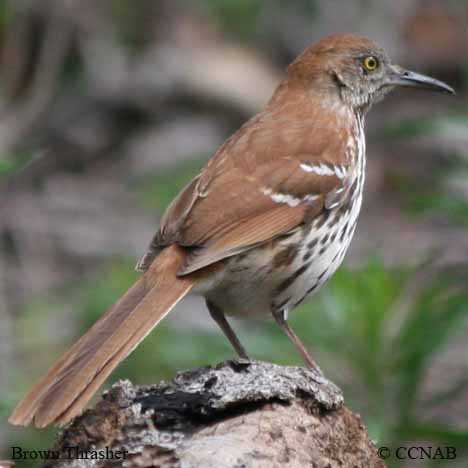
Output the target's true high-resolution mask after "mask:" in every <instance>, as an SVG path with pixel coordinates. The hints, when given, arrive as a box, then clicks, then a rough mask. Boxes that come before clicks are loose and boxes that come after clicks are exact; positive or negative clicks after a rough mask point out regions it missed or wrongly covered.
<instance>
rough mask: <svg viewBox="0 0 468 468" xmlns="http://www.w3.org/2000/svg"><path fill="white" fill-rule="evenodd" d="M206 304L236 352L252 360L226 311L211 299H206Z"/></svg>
mask: <svg viewBox="0 0 468 468" xmlns="http://www.w3.org/2000/svg"><path fill="white" fill-rule="evenodd" d="M206 306H207V307H208V310H209V312H210V315H211V317H212V318H213V320H214V321H215V322H216V323H217V324H218V325H219V328H221V330H223V333H224V334H225V336H226V338H227V339H228V340H229V342H230V343H231V345H232V346H233V348H234V349H235V350H236V353H237V354H238V355H239V357H240V358H242V359H247V360H248V361H250V358H249V356H248V355H247V352H246V350H245V348H244V347H243V346H242V343H241V342H240V341H239V338H237V336H236V334H235V332H234V330H233V329H232V327H231V325H229V322H228V321H227V320H226V316H225V315H224V312H223V311H222V310H221V309H220V308H219V307H217V306H215V305H214V304H213V303H212V302H210V301H206Z"/></svg>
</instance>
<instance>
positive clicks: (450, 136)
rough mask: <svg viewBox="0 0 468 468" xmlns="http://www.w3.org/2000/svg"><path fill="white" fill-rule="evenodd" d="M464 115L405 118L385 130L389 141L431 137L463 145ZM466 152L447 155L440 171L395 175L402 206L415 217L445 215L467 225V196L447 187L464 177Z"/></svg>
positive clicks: (467, 167) (467, 169)
mask: <svg viewBox="0 0 468 468" xmlns="http://www.w3.org/2000/svg"><path fill="white" fill-rule="evenodd" d="M467 131H468V116H467V115H465V114H449V115H445V116H440V117H427V118H423V119H421V118H419V119H406V120H403V121H401V122H399V123H398V124H396V125H390V126H388V127H387V129H386V131H385V135H386V137H387V138H388V139H389V140H392V141H401V140H410V141H411V140H414V139H416V138H420V137H424V136H431V137H432V138H434V137H437V138H438V139H440V140H441V141H444V140H446V141H450V142H451V141H460V142H465V143H464V144H461V145H460V147H463V148H465V147H466V135H467ZM467 158H468V153H467V152H466V150H463V151H462V154H450V155H449V161H444V167H443V169H442V170H434V171H428V172H427V173H426V174H424V176H423V177H420V178H417V179H416V180H415V178H414V177H413V176H411V175H407V176H402V175H399V176H398V177H397V178H396V182H397V185H398V188H399V189H400V191H401V192H402V194H403V195H404V200H405V205H406V209H407V211H408V212H409V213H411V214H414V215H417V216H436V217H445V218H447V219H448V220H450V221H451V222H452V223H455V224H459V225H467V223H468V199H467V195H466V193H458V192H456V191H454V190H451V189H450V185H451V181H453V180H454V179H455V178H458V179H461V178H465V177H466V178H467V179H468V159H467Z"/></svg>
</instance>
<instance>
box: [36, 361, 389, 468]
mask: <svg viewBox="0 0 468 468" xmlns="http://www.w3.org/2000/svg"><path fill="white" fill-rule="evenodd" d="M51 454H55V455H56V456H58V457H59V459H57V460H49V461H48V462H47V463H46V465H45V466H46V467H47V468H52V467H53V468H63V467H67V468H68V467H70V468H88V467H93V468H97V467H108V466H124V467H165V468H169V467H170V468H182V467H183V468H195V467H197V468H198V467H201V468H228V467H229V468H234V467H236V468H240V467H246V468H247V467H259V468H274V467H297V468H300V467H315V468H334V467H355V468H357V467H363V468H364V467H365V468H374V467H375V468H378V467H379V468H380V467H384V466H385V465H384V463H383V462H382V461H381V460H380V459H379V457H378V455H377V451H376V448H375V447H374V445H373V444H372V442H371V441H370V440H369V436H368V434H367V431H366V429H365V427H364V426H363V424H362V422H361V420H360V417H359V416H358V415H356V414H353V413H352V412H351V411H350V410H348V409H347V408H346V407H344V406H343V396H342V394H341V391H340V390H339V389H338V387H336V386H335V385H334V384H333V383H331V382H329V381H328V380H326V379H325V378H323V377H322V376H320V375H318V374H316V373H314V372H312V371H310V370H307V369H304V368H301V367H283V366H278V365H275V364H269V363H263V362H254V361H253V362H246V361H227V362H224V363H221V364H218V365H216V366H214V367H205V368H200V369H195V370H193V371H188V372H182V373H179V374H178V375H177V376H176V377H175V378H174V379H173V380H172V381H171V382H169V383H166V382H161V383H159V384H157V385H150V386H140V387H138V386H134V385H132V383H131V382H129V381H127V380H126V381H120V382H118V383H117V384H115V385H114V386H113V387H112V388H111V389H110V390H109V391H108V392H106V393H105V394H104V396H103V399H102V400H101V401H100V402H99V403H97V405H96V406H95V407H94V408H93V409H90V410H88V411H86V412H85V413H84V414H83V415H82V416H80V417H79V418H77V419H76V420H75V421H74V422H73V423H72V424H71V425H70V426H69V427H68V428H66V429H65V430H64V432H63V433H62V434H61V435H60V437H59V438H58V439H57V442H56V444H55V446H54V448H53V449H52V452H51ZM78 454H79V455H81V456H82V457H83V458H82V459H71V458H73V457H76V456H77V455H78ZM85 457H87V458H85ZM96 457H104V459H102V460H98V461H96V460H94V459H93V458H96Z"/></svg>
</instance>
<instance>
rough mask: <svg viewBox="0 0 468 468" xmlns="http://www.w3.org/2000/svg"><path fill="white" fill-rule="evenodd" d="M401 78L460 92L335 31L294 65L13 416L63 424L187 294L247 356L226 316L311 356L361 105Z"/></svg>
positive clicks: (355, 180)
mask: <svg viewBox="0 0 468 468" xmlns="http://www.w3.org/2000/svg"><path fill="white" fill-rule="evenodd" d="M395 86H413V87H423V88H429V89H432V90H435V91H445V92H448V93H454V91H453V89H452V88H450V87H449V86H448V85H446V84H445V83H442V82H440V81H437V80H434V79H432V78H429V77H426V76H423V75H419V74H416V73H413V72H410V71H406V70H403V69H402V68H401V67H399V66H397V65H393V64H392V63H391V61H390V60H389V58H388V56H387V55H386V54H385V52H384V51H383V50H382V49H381V48H380V47H379V46H377V45H376V44H375V43H374V42H372V41H370V40H368V39H365V38H361V37H356V36H353V35H337V36H330V37H327V38H325V39H323V40H321V41H320V42H318V43H316V44H315V45H312V46H311V47H309V48H308V49H306V50H305V51H304V52H303V53H302V54H301V55H300V56H299V57H298V58H297V59H296V60H295V61H294V62H293V63H292V64H291V65H290V66H289V68H288V74H287V77H286V78H285V79H284V80H283V81H282V82H281V83H280V85H279V86H278V88H277V89H276V91H275V93H274V94H273V97H272V98H271V100H270V101H269V103H268V104H267V106H266V108H265V109H264V110H263V111H262V112H260V113H259V114H258V115H256V116H255V117H253V118H252V119H250V120H249V121H248V122H247V123H246V124H245V125H243V126H242V127H241V128H240V129H239V130H238V131H237V132H236V133H235V134H234V135H233V136H231V137H230V138H229V139H228V140H227V141H226V142H225V143H224V144H223V145H222V146H221V148H219V150H218V151H217V152H216V153H215V155H214V156H213V157H212V158H211V159H210V160H209V161H208V163H207V165H206V166H205V167H204V168H203V170H202V171H201V173H200V174H199V175H198V176H197V177H195V178H194V179H193V180H192V181H191V182H190V184H189V185H188V186H187V187H186V188H185V189H184V190H183V191H182V192H181V193H180V194H179V196H178V197H177V198H176V199H175V200H174V201H173V202H172V203H171V204H170V206H169V207H168V209H167V211H166V213H165V214H164V216H163V218H162V221H161V227H160V229H159V231H158V232H157V234H156V235H155V237H154V239H153V240H152V242H151V245H150V247H149V249H148V251H147V253H146V254H145V255H144V257H143V258H142V260H141V261H140V262H139V263H138V266H137V268H138V269H139V270H141V271H144V272H145V273H144V274H143V275H142V277H141V278H140V279H139V280H138V281H137V282H136V283H135V284H134V285H133V286H132V287H131V289H130V290H129V291H128V292H127V293H126V294H125V295H124V296H123V297H122V298H120V300H119V301H118V302H117V303H116V304H115V305H114V306H113V307H112V308H111V309H110V310H109V311H107V312H106V313H105V314H104V315H103V316H102V317H101V318H100V319H99V320H98V321H97V322H96V323H95V324H94V326H93V327H92V328H91V329H90V330H89V331H88V332H87V333H86V334H85V335H84V336H83V337H81V338H80V339H79V340H78V341H77V342H76V343H75V344H74V345H73V346H72V347H71V348H70V349H69V350H68V351H67V352H66V353H65V354H64V355H63V356H62V357H61V358H60V359H59V360H58V361H57V362H56V363H55V364H54V365H53V366H52V367H51V368H50V369H49V371H48V373H47V374H46V375H45V376H44V377H43V378H42V379H41V380H40V381H39V382H38V383H37V384H36V385H35V386H34V387H33V389H32V390H31V391H30V392H29V393H28V395H27V396H26V397H25V398H24V399H23V400H22V401H21V402H20V403H19V404H18V406H17V407H16V409H15V410H14V412H13V414H12V415H11V417H10V420H9V421H10V422H11V423H13V424H18V425H28V424H30V423H31V422H34V423H35V425H36V426H38V427H44V426H47V425H48V424H51V423H57V424H65V423H67V422H68V421H70V419H71V418H73V417H74V416H76V415H77V414H79V413H80V412H81V411H82V409H83V407H84V406H85V405H86V403H87V402H88V401H89V399H90V398H91V397H92V396H93V394H94V393H95V392H96V390H97V389H98V387H99V386H100V385H101V384H102V383H103V381H104V380H105V379H106V377H107V376H108V375H109V374H110V373H111V372H112V370H113V369H114V368H115V367H116V366H117V364H119V362H120V361H122V359H124V358H125V357H126V356H127V355H128V354H129V353H130V352H131V351H132V350H133V349H134V348H135V347H136V346H137V345H138V343H140V341H141V340H143V338H144V337H145V336H146V335H147V334H148V333H149V332H150V331H151V330H152V329H153V327H154V326H155V325H157V324H158V323H159V321H160V320H161V319H163V318H164V317H165V316H166V315H167V314H168V313H169V312H170V311H171V309H172V308H173V307H174V306H175V304H176V303H177V302H178V301H179V300H180V299H182V298H183V297H184V296H185V295H186V294H188V293H189V292H192V293H196V294H201V295H202V296H204V297H205V299H206V303H207V305H208V309H209V312H210V314H211V316H212V317H213V319H214V320H215V321H216V322H217V323H218V325H219V326H220V327H221V329H222V330H223V332H224V333H225V335H226V336H227V338H228V339H229V341H230V342H231V344H232V345H233V347H234V348H235V350H236V351H237V353H238V354H239V356H241V357H243V358H247V353H246V352H245V350H244V348H243V346H242V345H241V343H240V341H239V340H238V339H237V337H236V335H235V333H234V331H233V330H232V328H231V327H230V325H229V323H228V322H227V320H226V318H225V313H227V314H231V315H235V316H239V317H250V316H252V317H253V316H256V317H261V316H271V315H272V316H273V317H274V318H275V320H276V321H277V322H278V324H279V325H280V326H281V328H282V329H283V330H284V331H285V333H286V334H287V336H288V337H289V339H290V340H291V341H292V342H293V343H294V345H295V346H296V347H297V349H298V350H299V352H300V353H301V355H302V357H303V358H304V360H305V361H306V363H307V364H308V365H309V366H310V367H313V368H315V367H316V365H315V363H314V361H313V359H312V358H311V357H310V356H309V354H308V353H307V351H306V349H305V347H304V346H303V345H302V343H301V342H300V340H299V338H298V337H297V336H296V335H295V333H294V332H293V331H292V330H291V328H290V327H289V326H288V324H287V314H288V311H289V310H291V309H292V308H294V307H295V306H297V305H298V304H299V303H300V302H301V301H303V300H304V299H305V298H306V297H307V296H308V295H309V294H311V293H312V292H314V291H316V290H317V289H318V288H319V287H320V286H321V285H322V284H323V283H325V281H326V280H327V279H328V278H329V277H330V276H331V275H332V274H333V273H334V272H335V271H336V269H337V268H338V266H339V265H340V264H341V262H342V260H343V257H344V255H345V253H346V251H347V249H348V246H349V243H350V241H351V238H352V236H353V233H354V230H355V228H356V221H357V217H358V214H359V209H360V207H361V201H362V189H363V185H364V176H365V138H364V115H365V113H366V111H367V110H368V109H369V108H370V106H371V105H372V104H373V103H374V102H376V101H378V100H379V99H381V98H382V97H383V96H384V95H385V94H386V93H387V92H388V91H390V90H391V89H392V88H394V87H395Z"/></svg>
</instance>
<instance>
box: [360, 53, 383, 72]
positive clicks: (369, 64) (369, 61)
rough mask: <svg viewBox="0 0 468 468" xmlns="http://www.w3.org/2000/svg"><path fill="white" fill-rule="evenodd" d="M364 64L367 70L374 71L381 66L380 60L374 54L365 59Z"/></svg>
mask: <svg viewBox="0 0 468 468" xmlns="http://www.w3.org/2000/svg"><path fill="white" fill-rule="evenodd" d="M363 65H364V68H365V69H366V70H367V71H374V70H375V69H376V68H377V67H378V66H379V61H378V60H377V58H376V57H374V56H373V55H369V57H366V58H365V59H364V61H363Z"/></svg>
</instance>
